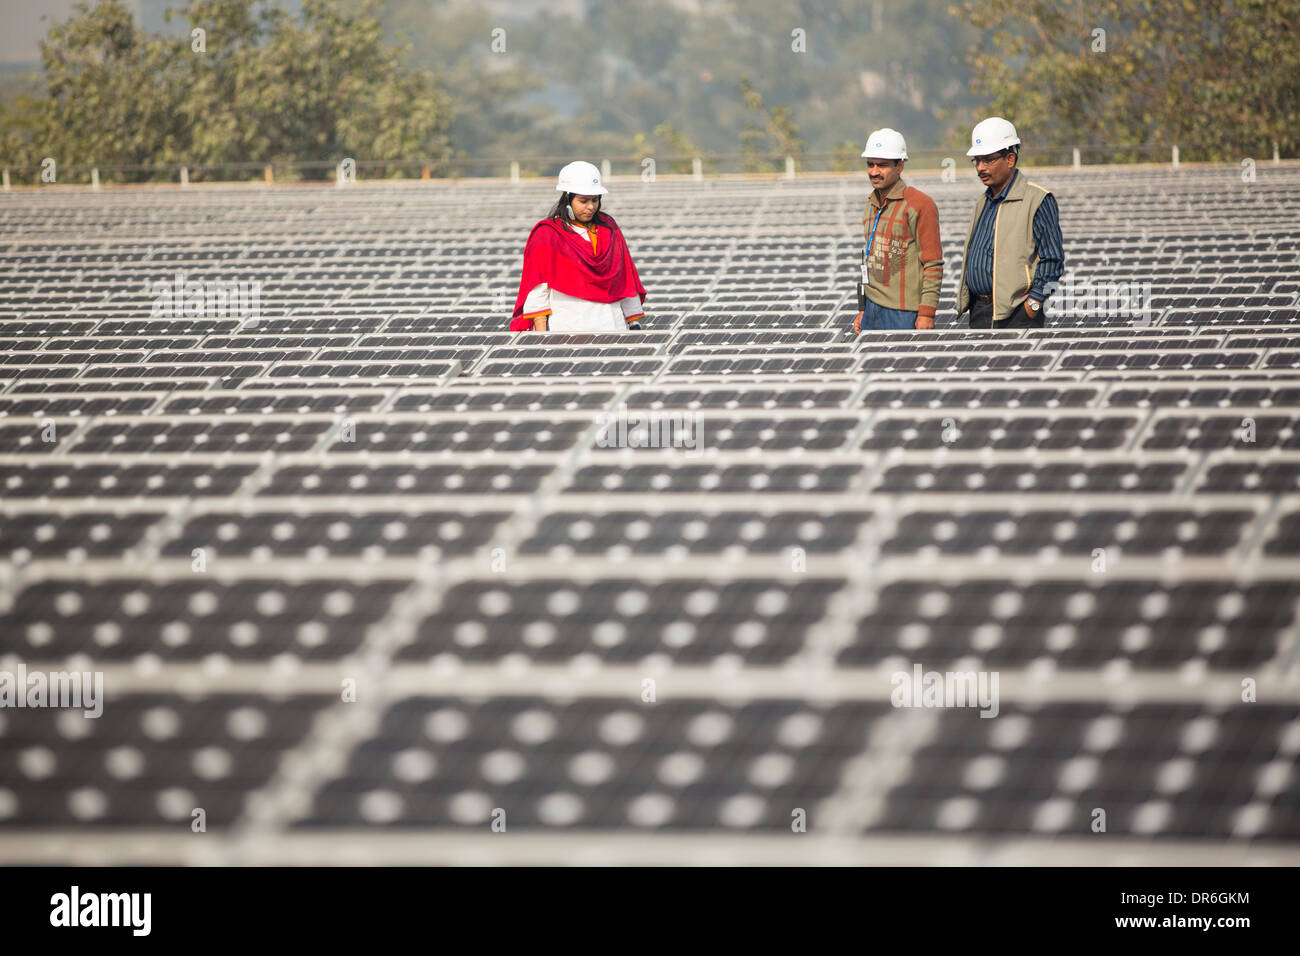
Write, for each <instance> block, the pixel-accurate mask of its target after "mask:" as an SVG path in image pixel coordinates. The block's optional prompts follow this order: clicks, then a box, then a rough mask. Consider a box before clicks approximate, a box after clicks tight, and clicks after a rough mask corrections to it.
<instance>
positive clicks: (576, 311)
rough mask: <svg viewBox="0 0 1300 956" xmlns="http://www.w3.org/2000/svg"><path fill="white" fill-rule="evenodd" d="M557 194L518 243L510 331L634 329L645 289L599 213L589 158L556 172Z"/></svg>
mask: <svg viewBox="0 0 1300 956" xmlns="http://www.w3.org/2000/svg"><path fill="white" fill-rule="evenodd" d="M555 188H556V191H557V192H560V193H563V195H562V196H560V198H559V200H558V201H557V202H556V203H555V208H553V209H552V210H551V213H550V215H549V216H547V217H546V218H545V219H543V220H542V221H541V222H539V223H538V224H537V225H536V226H534V227H533V231H532V233H531V234H530V235H529V236H528V244H527V245H526V246H525V247H524V271H523V275H522V276H521V277H520V280H519V295H518V297H517V298H516V299H515V311H514V316H513V317H512V319H511V321H510V329H511V331H523V330H526V329H536V330H537V331H539V332H545V331H548V330H549V331H552V332H618V331H621V330H623V329H639V328H641V319H642V318H643V317H644V314H645V312H644V309H643V308H642V306H641V303H642V302H644V301H645V289H644V287H642V285H641V279H640V277H639V276H638V275H637V273H636V264H635V263H633V261H632V254H631V253H630V252H628V249H627V242H626V241H624V239H623V232H622V230H620V229H619V228H618V225H617V224H616V223H615V222H614V220H613V219H611V218H610V217H609V216H608V215H606V214H605V213H603V212H601V211H600V197H601V196H604V195H606V194H607V193H608V190H607V189H606V188H605V187H604V186H602V185H601V182H600V172H599V171H598V170H597V169H596V167H595V166H593V165H591V163H584V162H576V163H569V165H567V166H565V167H564V168H563V169H562V170H560V179H559V184H558V185H557V186H556V187H555Z"/></svg>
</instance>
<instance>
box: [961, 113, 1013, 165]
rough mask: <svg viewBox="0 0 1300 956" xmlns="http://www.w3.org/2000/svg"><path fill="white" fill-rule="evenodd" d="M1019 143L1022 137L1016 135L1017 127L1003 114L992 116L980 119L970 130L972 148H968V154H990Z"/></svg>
mask: <svg viewBox="0 0 1300 956" xmlns="http://www.w3.org/2000/svg"><path fill="white" fill-rule="evenodd" d="M1019 145H1020V137H1019V136H1017V135H1016V128H1015V127H1014V126H1012V125H1011V124H1010V123H1008V122H1007V121H1006V120H1004V119H1003V118H1002V117H1001V116H990V117H989V118H988V119H986V120H980V121H979V122H978V123H976V124H975V128H974V129H973V130H971V131H970V149H968V150H966V155H967V156H988V155H989V154H990V153H996V152H998V151H999V150H1003V149H1006V148H1007V147H1008V146H1019Z"/></svg>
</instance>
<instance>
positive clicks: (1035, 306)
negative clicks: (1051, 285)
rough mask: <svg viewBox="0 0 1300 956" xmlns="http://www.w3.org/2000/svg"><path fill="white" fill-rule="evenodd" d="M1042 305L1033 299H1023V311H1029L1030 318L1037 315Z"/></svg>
mask: <svg viewBox="0 0 1300 956" xmlns="http://www.w3.org/2000/svg"><path fill="white" fill-rule="evenodd" d="M1042 307H1043V306H1042V304H1041V303H1038V302H1035V301H1034V300H1033V299H1026V300H1025V311H1026V312H1028V313H1029V316H1030V318H1032V317H1034V316H1035V315H1037V314H1038V310H1039V309H1041V308H1042Z"/></svg>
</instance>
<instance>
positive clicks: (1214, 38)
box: [954, 0, 1300, 160]
mask: <svg viewBox="0 0 1300 956" xmlns="http://www.w3.org/2000/svg"><path fill="white" fill-rule="evenodd" d="M954 13H956V14H957V15H959V16H961V17H962V18H963V19H965V20H966V21H967V22H968V23H970V24H971V25H972V26H974V27H976V28H977V29H979V30H982V31H985V36H986V37H987V40H986V41H985V42H984V43H982V44H981V45H979V46H977V47H974V48H973V49H972V50H971V52H970V56H969V61H970V65H971V69H972V73H973V75H974V80H973V89H974V90H976V91H977V92H978V93H979V94H981V95H982V96H983V97H985V98H986V99H987V102H988V103H989V109H990V111H991V112H993V113H995V114H1000V115H1003V116H1006V117H1007V118H1008V119H1010V120H1011V121H1012V122H1013V123H1016V124H1017V126H1018V127H1023V128H1024V132H1022V136H1025V137H1026V140H1027V142H1028V143H1032V144H1041V145H1047V146H1065V145H1071V144H1085V145H1089V146H1094V147H1103V148H1105V149H1106V150H1107V151H1108V153H1109V156H1108V157H1107V158H1136V156H1137V154H1136V153H1131V152H1129V151H1126V150H1124V149H1123V147H1127V146H1142V145H1149V146H1160V147H1163V148H1168V147H1169V146H1170V145H1173V144H1179V145H1181V146H1182V147H1183V149H1184V155H1185V156H1187V158H1193V155H1194V156H1195V158H1202V159H1209V160H1224V159H1228V160H1235V159H1238V158H1240V157H1243V156H1257V155H1260V153H1261V151H1263V150H1269V149H1271V144H1272V142H1274V141H1276V142H1277V143H1278V144H1279V145H1280V147H1281V149H1282V150H1283V151H1284V152H1287V153H1289V154H1294V152H1295V151H1296V148H1297V146H1300V0H1233V2H1226V0H1096V2H1087V3H1084V2H1080V0H979V2H965V3H962V4H961V5H960V6H959V7H957V8H954ZM1102 31H1104V32H1102ZM972 116H973V114H972ZM1189 147H1199V149H1197V150H1196V151H1195V153H1194V154H1193V155H1188V152H1189ZM1148 158H1149V154H1148Z"/></svg>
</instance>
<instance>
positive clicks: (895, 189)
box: [871, 179, 907, 206]
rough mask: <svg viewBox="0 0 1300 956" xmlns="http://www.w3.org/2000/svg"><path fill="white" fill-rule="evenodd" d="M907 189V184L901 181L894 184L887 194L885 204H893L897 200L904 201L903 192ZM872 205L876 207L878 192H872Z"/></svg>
mask: <svg viewBox="0 0 1300 956" xmlns="http://www.w3.org/2000/svg"><path fill="white" fill-rule="evenodd" d="M905 189H907V183H905V182H903V181H902V180H901V179H900V180H899V181H898V182H896V183H894V185H893V186H891V187H890V189H889V192H887V193H885V203H886V204H888V203H891V202H893V201H894V200H895V199H902V198H903V191H904V190H905ZM871 205H872V206H875V205H876V191H875V190H874V189H873V190H871Z"/></svg>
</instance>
